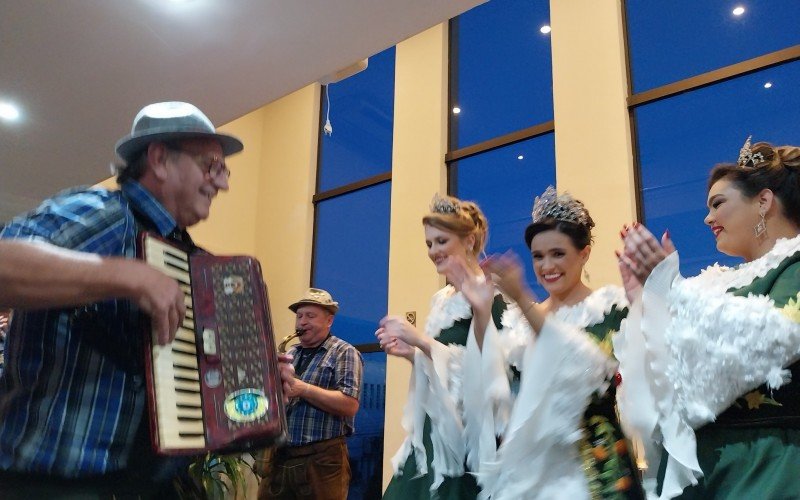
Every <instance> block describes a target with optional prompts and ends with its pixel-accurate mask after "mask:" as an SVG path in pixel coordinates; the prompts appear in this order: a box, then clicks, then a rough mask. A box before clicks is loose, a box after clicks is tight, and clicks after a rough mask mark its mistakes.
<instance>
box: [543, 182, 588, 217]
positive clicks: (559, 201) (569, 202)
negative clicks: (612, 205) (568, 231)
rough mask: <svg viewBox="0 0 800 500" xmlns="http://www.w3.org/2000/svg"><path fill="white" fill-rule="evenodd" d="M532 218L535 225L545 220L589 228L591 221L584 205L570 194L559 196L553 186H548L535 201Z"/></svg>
mask: <svg viewBox="0 0 800 500" xmlns="http://www.w3.org/2000/svg"><path fill="white" fill-rule="evenodd" d="M531 217H532V218H533V223H534V224H536V223H537V222H541V221H543V220H545V219H555V220H561V221H567V222H574V223H575V224H580V225H581V226H589V221H590V220H591V219H590V218H589V212H588V211H587V210H586V207H584V206H583V203H581V202H580V201H578V200H576V199H575V198H573V197H572V195H570V194H569V193H564V194H562V195H559V194H558V193H557V192H556V189H555V188H554V187H553V186H548V187H547V189H545V191H544V193H542V195H541V196H537V197H536V199H535V200H534V201H533V211H532V212H531Z"/></svg>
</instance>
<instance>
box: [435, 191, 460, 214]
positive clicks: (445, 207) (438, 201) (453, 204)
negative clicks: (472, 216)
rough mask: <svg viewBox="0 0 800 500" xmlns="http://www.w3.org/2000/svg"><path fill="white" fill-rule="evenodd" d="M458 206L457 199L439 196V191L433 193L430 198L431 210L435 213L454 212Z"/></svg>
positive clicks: (456, 211)
mask: <svg viewBox="0 0 800 500" xmlns="http://www.w3.org/2000/svg"><path fill="white" fill-rule="evenodd" d="M459 208H460V206H459V204H458V202H457V201H453V200H449V199H447V198H443V197H442V196H439V193H436V194H435V195H433V199H432V200H431V212H433V213H437V214H456V213H458V209H459Z"/></svg>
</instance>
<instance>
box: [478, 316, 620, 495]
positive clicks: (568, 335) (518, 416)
mask: <svg viewBox="0 0 800 500" xmlns="http://www.w3.org/2000/svg"><path fill="white" fill-rule="evenodd" d="M615 369H616V363H615V362H614V361H613V360H612V359H610V358H609V357H607V356H606V355H605V354H604V353H603V352H602V351H601V349H600V348H599V346H598V345H597V344H596V343H595V342H594V341H593V340H591V338H590V337H589V336H588V335H587V334H586V332H585V331H583V330H581V329H580V328H577V327H573V326H570V325H568V324H566V323H563V322H561V321H559V320H557V319H555V318H553V317H552V316H549V317H548V318H547V319H546V320H545V323H544V326H543V327H542V331H541V332H540V333H539V335H538V338H537V339H536V342H535V344H534V343H532V342H530V343H528V345H527V346H526V349H525V353H524V359H523V365H522V381H521V384H520V392H519V394H518V396H517V399H516V404H515V405H514V409H513V411H512V414H511V418H510V421H509V424H508V428H507V431H506V434H505V436H504V438H503V442H502V444H501V446H500V448H499V449H498V451H497V456H496V460H494V461H493V462H490V463H486V464H483V465H482V467H481V470H480V473H479V474H478V481H479V483H480V484H481V486H482V488H483V490H482V492H481V497H482V498H492V499H495V500H500V499H517V498H542V499H544V498H570V499H575V500H577V499H582V498H588V485H587V482H586V477H585V475H584V472H583V468H582V463H581V458H580V456H579V452H578V447H577V446H576V444H575V443H576V442H577V441H578V440H579V439H580V438H581V435H582V430H581V419H582V417H583V414H584V412H585V411H586V405H587V404H588V402H589V399H590V397H591V395H592V393H594V392H597V391H602V390H604V389H605V387H606V380H607V379H608V378H610V377H611V375H612V374H613V373H614V371H615ZM531 495H533V496H531Z"/></svg>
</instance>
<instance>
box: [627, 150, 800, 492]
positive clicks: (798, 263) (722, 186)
mask: <svg viewBox="0 0 800 500" xmlns="http://www.w3.org/2000/svg"><path fill="white" fill-rule="evenodd" d="M707 205H708V215H707V216H706V218H705V223H706V224H707V225H708V226H709V227H710V228H711V231H712V233H713V235H714V238H716V244H717V249H718V250H719V251H720V252H722V253H724V254H727V255H733V256H737V257H741V258H743V259H744V263H743V264H741V265H739V266H736V267H733V268H730V267H722V266H719V265H714V266H711V267H709V268H707V269H705V270H704V271H703V272H702V273H701V274H700V275H699V276H695V277H692V278H687V279H684V278H683V277H681V276H680V274H679V271H678V263H679V260H678V252H676V251H674V250H675V249H674V247H673V245H672V243H671V241H670V239H669V234H668V233H665V234H664V237H663V238H662V241H661V242H660V243H659V241H658V240H656V239H655V238H654V237H653V235H652V234H651V233H650V232H649V231H648V230H647V229H646V228H645V227H644V226H642V225H638V224H635V225H634V226H633V227H631V228H629V229H627V230H626V231H624V233H623V241H624V245H625V249H624V252H623V253H622V254H621V256H620V269H621V272H622V276H623V281H624V282H625V283H626V288H627V289H629V291H630V293H631V294H637V295H640V296H641V299H640V300H636V301H634V304H633V306H632V310H631V315H630V317H629V318H628V321H627V325H626V327H625V328H624V329H623V332H622V333H621V335H620V337H619V339H618V340H617V341H616V344H617V345H616V346H617V354H618V357H619V359H620V363H621V365H620V371H621V373H622V377H623V379H625V380H626V384H627V385H626V389H625V392H624V393H622V394H621V395H620V396H621V397H620V409H621V411H622V414H623V416H624V417H625V418H626V419H627V420H629V421H630V423H631V424H632V425H635V427H636V428H637V429H638V430H639V432H640V434H641V436H642V438H643V440H644V442H645V445H646V456H647V459H648V462H650V464H651V467H650V468H649V469H648V471H647V475H646V479H645V487H646V489H647V490H648V493H654V494H659V495H660V496H661V498H673V497H676V496H679V495H681V498H687V499H693V498H702V499H713V498H726V499H727V498H737V499H738V498H758V499H786V498H800V362H797V359H798V358H800V294H799V292H800V148H798V147H796V146H780V147H774V146H772V145H770V144H767V143H764V142H760V143H757V144H755V145H753V146H752V147H751V145H750V139H749V138H748V140H747V141H746V142H745V145H744V147H743V148H742V149H741V151H740V155H739V160H738V162H737V163H736V164H722V165H718V166H716V167H715V168H714V169H713V170H712V171H711V175H710V178H709V180H708V196H707ZM662 452H663V454H662ZM659 464H660V466H659Z"/></svg>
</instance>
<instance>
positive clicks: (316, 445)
mask: <svg viewBox="0 0 800 500" xmlns="http://www.w3.org/2000/svg"><path fill="white" fill-rule="evenodd" d="M338 444H344V436H339V437H335V438H331V439H325V440H322V441H315V442H313V443H309V444H303V445H300V446H286V447H283V448H278V451H277V454H278V456H279V457H281V458H297V457H305V456H308V455H313V454H314V453H319V452H322V451H325V450H327V449H328V448H330V447H331V446H334V445H338Z"/></svg>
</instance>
